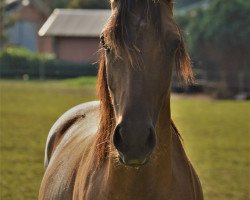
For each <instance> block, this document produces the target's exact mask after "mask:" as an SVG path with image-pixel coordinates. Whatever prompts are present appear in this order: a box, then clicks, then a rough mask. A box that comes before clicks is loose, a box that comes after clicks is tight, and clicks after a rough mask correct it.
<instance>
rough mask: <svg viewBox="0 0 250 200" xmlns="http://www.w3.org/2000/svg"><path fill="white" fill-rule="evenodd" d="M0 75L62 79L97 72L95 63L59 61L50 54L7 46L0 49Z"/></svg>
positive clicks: (5, 76) (4, 76)
mask: <svg viewBox="0 0 250 200" xmlns="http://www.w3.org/2000/svg"><path fill="white" fill-rule="evenodd" d="M0 63H1V65H0V77H1V78H22V77H23V76H26V77H29V78H31V79H37V78H40V79H53V78H54V79H62V78H70V77H77V76H84V75H85V76H91V75H92V76H93V75H96V74H97V68H98V67H97V64H89V63H73V62H66V61H61V60H58V59H56V58H54V56H52V55H50V54H39V53H34V52H30V51H28V50H26V49H24V48H13V47H8V48H4V49H2V50H1V51H0Z"/></svg>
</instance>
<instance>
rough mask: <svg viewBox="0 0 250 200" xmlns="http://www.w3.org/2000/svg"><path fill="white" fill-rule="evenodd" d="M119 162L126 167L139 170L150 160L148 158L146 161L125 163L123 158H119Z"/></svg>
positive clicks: (137, 160)
mask: <svg viewBox="0 0 250 200" xmlns="http://www.w3.org/2000/svg"><path fill="white" fill-rule="evenodd" d="M119 161H120V163H122V164H123V165H125V166H128V167H133V168H138V167H141V166H144V165H145V164H147V163H148V161H149V159H148V158H146V159H144V160H139V159H131V160H126V161H124V159H123V158H121V156H119Z"/></svg>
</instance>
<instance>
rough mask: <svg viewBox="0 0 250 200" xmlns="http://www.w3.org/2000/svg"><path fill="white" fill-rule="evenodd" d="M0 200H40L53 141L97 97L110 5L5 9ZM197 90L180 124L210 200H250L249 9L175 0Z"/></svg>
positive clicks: (176, 107)
mask: <svg viewBox="0 0 250 200" xmlns="http://www.w3.org/2000/svg"><path fill="white" fill-rule="evenodd" d="M0 16H1V21H0V78H1V80H0V128H1V129H0V131H1V132H0V134H1V136H0V148H1V151H0V169H1V173H0V199H4V200H13V199H15V200H19V199H20V200H21V199H25V200H26V199H37V195H38V190H39V185H40V182H41V179H42V176H43V172H44V169H43V156H44V146H45V141H46V137H47V134H48V131H49V129H50V127H51V126H52V125H53V123H54V122H55V120H56V119H57V118H58V117H59V116H60V115H61V114H63V113H64V112H65V111H66V110H68V109H69V108H71V107H73V106H75V105H77V104H80V103H82V102H86V101H91V100H95V99H97V98H96V91H95V87H96V86H95V85H96V74H97V70H98V49H99V35H100V33H101V31H102V27H103V25H104V24H105V22H106V20H107V19H108V17H109V16H110V10H109V2H108V1H107V0H106V1H105V0H3V1H0ZM175 18H176V20H177V22H178V24H179V25H180V26H181V29H182V30H183V33H184V36H185V40H186V44H187V48H188V50H189V52H190V55H191V58H192V60H193V69H194V73H195V78H196V83H195V84H193V85H189V86H184V85H183V84H181V83H180V82H179V81H178V78H177V76H176V75H175V73H174V74H173V85H172V91H173V95H172V100H171V101H172V103H171V109H172V118H173V120H174V121H175V122H176V124H177V127H178V128H179V129H180V132H181V135H182V137H183V138H184V148H185V149H186V151H187V154H188V156H189V158H190V160H191V161H192V163H193V164H194V167H195V168H196V169H197V172H198V174H199V177H200V179H201V183H202V186H203V189H204V195H205V199H207V200H224V199H225V200H226V199H227V200H228V199H234V200H248V199H250V104H249V98H250V81H249V80H250V56H249V55H250V39H249V38H250V1H246V0H233V1H229V0H175Z"/></svg>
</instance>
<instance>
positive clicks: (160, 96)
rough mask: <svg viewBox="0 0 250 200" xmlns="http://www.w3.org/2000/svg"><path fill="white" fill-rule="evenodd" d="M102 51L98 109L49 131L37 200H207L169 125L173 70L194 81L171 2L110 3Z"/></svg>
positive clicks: (93, 106)
mask: <svg viewBox="0 0 250 200" xmlns="http://www.w3.org/2000/svg"><path fill="white" fill-rule="evenodd" d="M111 9H112V12H111V17H110V19H109V21H108V22H107V25H106V26H105V27H104V30H103V33H102V36H101V43H102V46H103V47H102V49H101V50H100V52H101V53H100V54H101V58H100V66H99V73H98V94H99V99H100V102H89V103H85V104H81V105H79V106H77V107H75V108H73V109H71V110H69V111H68V112H66V113H65V114H64V115H63V116H62V117H61V118H60V119H59V120H58V121H57V122H56V123H55V124H54V126H53V127H52V129H51V130H50V133H49V136H48V139H47V146H46V154H45V167H46V171H45V174H44V177H43V180H42V184H41V188H40V192H39V199H40V200H61V199H63V200H67V199H74V200H152V199H155V200H202V199H203V194H202V189H201V185H200V182H199V179H198V176H197V175H196V173H195V171H194V169H193V167H192V165H191V163H190V162H189V160H188V158H187V156H186V154H185V152H184V149H183V147H182V143H181V139H180V135H179V133H178V131H177V129H176V127H175V125H174V123H173V122H172V121H171V116H170V88H171V74H172V68H173V66H174V65H176V67H177V71H178V72H179V74H180V77H182V79H183V80H186V81H189V80H192V70H191V67H190V59H189V56H188V54H187V52H186V51H185V47H184V43H183V38H182V35H181V33H180V31H179V28H178V26H177V25H176V23H175V21H174V19H173V2H172V0H111Z"/></svg>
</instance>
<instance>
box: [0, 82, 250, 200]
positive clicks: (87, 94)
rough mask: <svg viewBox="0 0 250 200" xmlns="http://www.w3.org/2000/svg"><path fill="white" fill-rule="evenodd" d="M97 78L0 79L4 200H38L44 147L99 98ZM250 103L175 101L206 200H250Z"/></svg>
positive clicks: (174, 111)
mask: <svg viewBox="0 0 250 200" xmlns="http://www.w3.org/2000/svg"><path fill="white" fill-rule="evenodd" d="M95 83H96V79H95V78H81V79H73V80H64V81H58V82H56V81H48V82H20V81H0V90H1V107H0V114H1V115H0V116H1V122H0V123H1V124H0V126H1V138H0V139H1V142H0V144H1V153H0V156H1V160H0V164H1V177H0V184H1V185H0V199H4V200H13V199H15V200H22V199H24V200H33V199H37V195H38V189H39V184H40V182H41V178H42V175H43V171H44V170H43V155H44V144H45V140H46V137H47V134H48V131H49V129H50V127H51V126H52V124H53V123H54V122H55V120H56V119H57V118H58V117H59V116H60V115H61V114H62V113H63V112H65V111H66V110H67V109H69V108H71V107H73V106H74V105H77V104H79V103H82V102H86V101H91V100H94V99H95ZM249 106H250V103H249V102H236V101H213V100H204V99H203V100H201V99H195V98H191V99H190V98H188V99H178V100H172V115H173V119H174V120H175V122H176V124H177V126H178V128H179V129H180V131H181V133H182V136H183V138H184V146H185V149H186V150H187V153H188V155H189V157H190V159H191V161H192V162H193V164H194V166H195V168H196V169H197V172H198V174H199V176H200V179H201V182H202V185H203V189H204V193H205V197H206V200H231V199H232V200H248V199H249V189H250V188H249V187H250V163H249V159H250V136H249V135H250V134H249V128H250V127H249V122H250V113H249V112H250V110H249V109H250V107H249Z"/></svg>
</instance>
